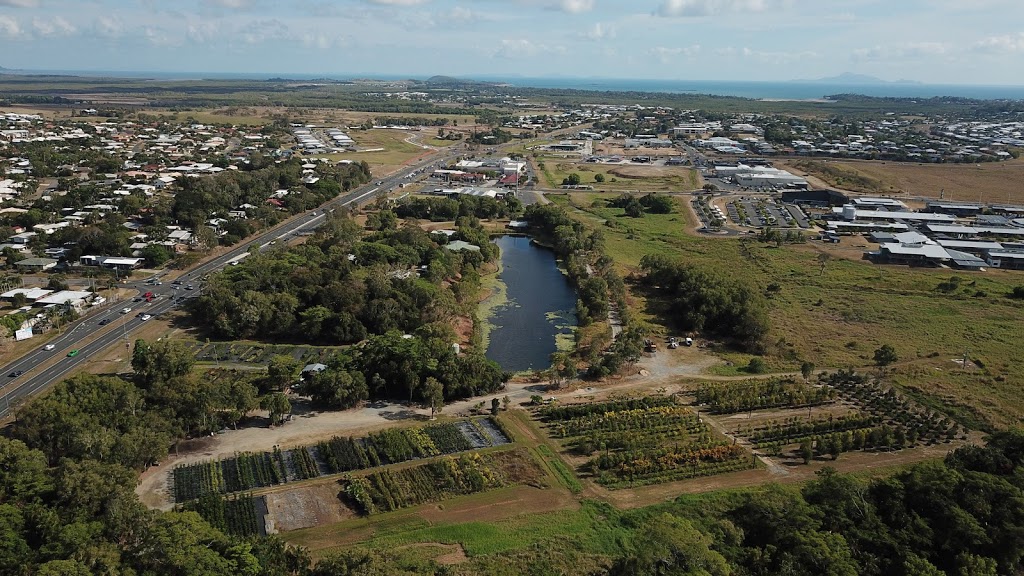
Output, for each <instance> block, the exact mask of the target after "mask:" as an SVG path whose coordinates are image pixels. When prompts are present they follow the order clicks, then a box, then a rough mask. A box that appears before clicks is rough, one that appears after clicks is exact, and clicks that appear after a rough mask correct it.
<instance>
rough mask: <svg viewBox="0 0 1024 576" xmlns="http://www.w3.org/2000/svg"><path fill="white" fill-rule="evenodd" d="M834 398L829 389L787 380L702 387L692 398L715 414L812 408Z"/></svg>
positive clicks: (834, 393)
mask: <svg viewBox="0 0 1024 576" xmlns="http://www.w3.org/2000/svg"><path fill="white" fill-rule="evenodd" d="M835 397H836V392H835V390H833V389H832V388H830V387H827V386H821V387H814V386H808V385H807V384H804V383H802V382H797V381H796V380H793V379H791V378H785V379H769V380H755V381H747V382H742V383H726V384H723V383H714V384H703V385H701V387H700V388H698V390H697V394H696V400H697V404H702V405H706V406H707V407H708V409H709V410H710V411H711V412H713V413H715V414H734V413H736V412H747V411H750V410H760V409H764V408H778V407H783V406H787V407H797V406H815V405H818V404H823V403H825V402H829V401H831V400H832V399H834V398H835Z"/></svg>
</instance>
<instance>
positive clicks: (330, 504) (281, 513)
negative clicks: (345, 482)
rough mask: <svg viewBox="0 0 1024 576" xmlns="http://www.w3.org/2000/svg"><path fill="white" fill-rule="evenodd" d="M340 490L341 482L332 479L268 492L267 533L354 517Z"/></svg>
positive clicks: (331, 522)
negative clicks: (327, 481)
mask: <svg viewBox="0 0 1024 576" xmlns="http://www.w3.org/2000/svg"><path fill="white" fill-rule="evenodd" d="M338 491H339V488H338V485H337V483H335V482H331V483H329V484H311V485H306V486H301V487H298V488H294V489H290V490H284V491H281V492H271V493H269V494H267V495H266V496H265V498H266V501H267V510H268V512H269V514H268V521H267V532H268V533H273V532H287V531H289V530H299V529H301V528H310V527H312V526H319V525H321V524H333V523H335V522H341V521H342V520H347V519H349V518H354V517H355V516H356V514H355V512H353V511H352V509H350V508H349V507H348V506H345V505H344V504H342V502H341V500H340V499H339V498H338Z"/></svg>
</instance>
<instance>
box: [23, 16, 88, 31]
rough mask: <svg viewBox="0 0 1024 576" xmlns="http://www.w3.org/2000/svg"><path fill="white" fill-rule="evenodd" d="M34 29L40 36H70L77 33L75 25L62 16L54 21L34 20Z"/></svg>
mask: <svg viewBox="0 0 1024 576" xmlns="http://www.w3.org/2000/svg"><path fill="white" fill-rule="evenodd" d="M32 29H33V30H35V32H36V34H38V35H40V36H69V35H71V34H74V33H75V32H76V31H77V30H76V28H75V26H74V24H72V23H71V22H68V21H67V20H65V19H64V18H63V17H62V16H56V17H54V18H53V19H52V20H47V19H45V18H33V19H32Z"/></svg>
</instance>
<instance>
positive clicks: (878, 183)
mask: <svg viewBox="0 0 1024 576" xmlns="http://www.w3.org/2000/svg"><path fill="white" fill-rule="evenodd" d="M779 164H780V166H782V167H786V168H789V169H792V170H794V171H795V172H796V173H797V174H810V175H812V176H816V177H818V178H820V179H821V180H823V181H824V182H826V183H827V184H829V185H830V186H834V187H836V188H842V189H844V190H850V191H853V192H863V193H866V194H906V195H908V196H920V197H925V198H938V197H939V194H940V192H941V193H942V197H943V199H945V200H950V201H960V202H979V201H980V202H986V203H992V204H1000V203H1012V204H1024V187H1022V186H1021V185H1020V182H1021V180H1022V179H1024V160H1022V159H1016V160H1008V161H1006V162H987V163H984V164H914V163H907V162H881V161H827V162H826V161H822V160H787V161H784V162H779Z"/></svg>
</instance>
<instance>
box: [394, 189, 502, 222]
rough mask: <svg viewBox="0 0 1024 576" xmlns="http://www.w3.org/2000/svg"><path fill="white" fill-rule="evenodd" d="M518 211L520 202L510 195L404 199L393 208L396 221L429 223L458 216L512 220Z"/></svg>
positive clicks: (453, 218)
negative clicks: (405, 219) (405, 220)
mask: <svg viewBox="0 0 1024 576" xmlns="http://www.w3.org/2000/svg"><path fill="white" fill-rule="evenodd" d="M521 211H522V203H521V202H520V201H519V199H518V198H516V197H515V196H512V195H508V196H505V197H504V198H489V197H487V196H459V198H458V199H455V198H440V197H438V198H422V197H420V198H405V199H403V200H401V201H400V202H399V203H398V205H397V206H395V214H397V215H398V216H399V217H400V218H418V219H421V220H430V221H433V222H444V221H447V220H455V219H456V218H458V217H460V216H474V217H476V218H484V219H493V218H512V217H514V216H516V215H517V214H519V213H520V212H521Z"/></svg>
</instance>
